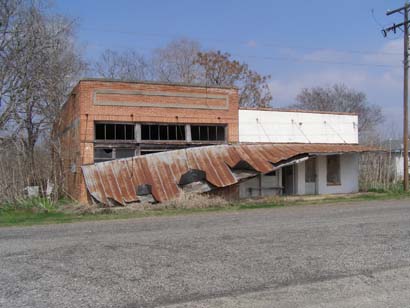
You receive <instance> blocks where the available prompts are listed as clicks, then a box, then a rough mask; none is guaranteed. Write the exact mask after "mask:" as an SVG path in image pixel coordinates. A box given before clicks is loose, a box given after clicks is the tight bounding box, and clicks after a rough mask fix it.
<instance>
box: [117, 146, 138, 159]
mask: <svg viewBox="0 0 410 308" xmlns="http://www.w3.org/2000/svg"><path fill="white" fill-rule="evenodd" d="M133 156H135V149H121V148H120V149H115V159H120V158H127V157H133Z"/></svg>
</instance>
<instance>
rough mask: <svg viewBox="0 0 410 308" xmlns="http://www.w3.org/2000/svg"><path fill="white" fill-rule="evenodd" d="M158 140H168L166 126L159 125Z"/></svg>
mask: <svg viewBox="0 0 410 308" xmlns="http://www.w3.org/2000/svg"><path fill="white" fill-rule="evenodd" d="M159 140H169V138H168V126H165V125H161V126H160V127H159Z"/></svg>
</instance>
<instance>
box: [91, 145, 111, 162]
mask: <svg viewBox="0 0 410 308" xmlns="http://www.w3.org/2000/svg"><path fill="white" fill-rule="evenodd" d="M112 159H114V151H113V149H100V148H96V149H94V162H95V163H99V162H102V161H107V160H112Z"/></svg>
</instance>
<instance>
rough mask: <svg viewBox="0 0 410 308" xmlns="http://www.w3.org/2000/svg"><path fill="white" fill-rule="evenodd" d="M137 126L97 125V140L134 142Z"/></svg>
mask: <svg viewBox="0 0 410 308" xmlns="http://www.w3.org/2000/svg"><path fill="white" fill-rule="evenodd" d="M134 129H135V126H134V125H133V124H111V123H96V124H95V139H96V140H134V139H135V133H134Z"/></svg>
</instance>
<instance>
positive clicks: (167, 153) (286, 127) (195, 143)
mask: <svg viewBox="0 0 410 308" xmlns="http://www.w3.org/2000/svg"><path fill="white" fill-rule="evenodd" d="M357 124H358V118H357V115H354V114H340V113H339V114H336V113H323V112H303V111H285V110H271V109H245V108H244V109H241V108H239V106H238V90H237V89H236V88H227V87H206V86H201V85H189V84H171V83H161V82H126V81H116V80H105V79H83V80H81V81H80V82H79V83H78V84H77V86H76V87H75V88H74V89H73V91H72V93H71V95H70V97H69V98H68V100H67V102H66V104H65V105H64V106H63V108H62V111H61V116H60V118H59V121H58V123H57V124H56V125H55V128H54V134H55V136H57V137H58V140H59V144H60V150H59V157H60V158H61V166H62V171H63V178H64V190H65V191H66V193H67V194H68V195H69V196H70V197H72V198H74V199H77V200H79V201H81V202H91V201H97V202H101V203H105V204H109V205H113V204H114V205H116V204H123V205H124V204H126V203H128V202H129V203H132V202H138V200H139V199H141V198H139V197H138V192H137V186H138V185H141V184H147V185H149V186H150V187H151V186H152V191H150V193H152V196H153V200H155V201H165V200H169V199H171V198H173V197H176V196H177V195H178V194H179V192H181V191H182V190H184V187H183V185H182V184H181V182H180V180H181V176H182V175H184V174H186V173H187V172H188V171H189V170H191V169H192V170H202V171H203V173H204V178H203V179H201V180H199V181H198V182H201V183H199V184H200V187H201V189H199V191H210V190H213V189H216V188H226V187H229V186H232V185H233V184H241V185H236V187H237V189H236V192H237V193H238V194H239V195H241V196H254V195H267V194H272V193H287V194H314V193H344V192H355V191H357V190H358V153H359V152H362V151H366V150H367V149H366V148H364V147H361V146H359V145H358V138H357ZM205 146H207V147H205ZM187 149H190V150H187ZM175 150H179V151H175ZM159 152H161V153H162V154H155V155H147V154H154V153H159ZM279 154H280V155H279ZM129 164H131V167H130V165H129ZM211 169H212V170H211ZM201 185H202V186H201ZM190 187H191V189H192V185H191V186H190Z"/></svg>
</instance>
